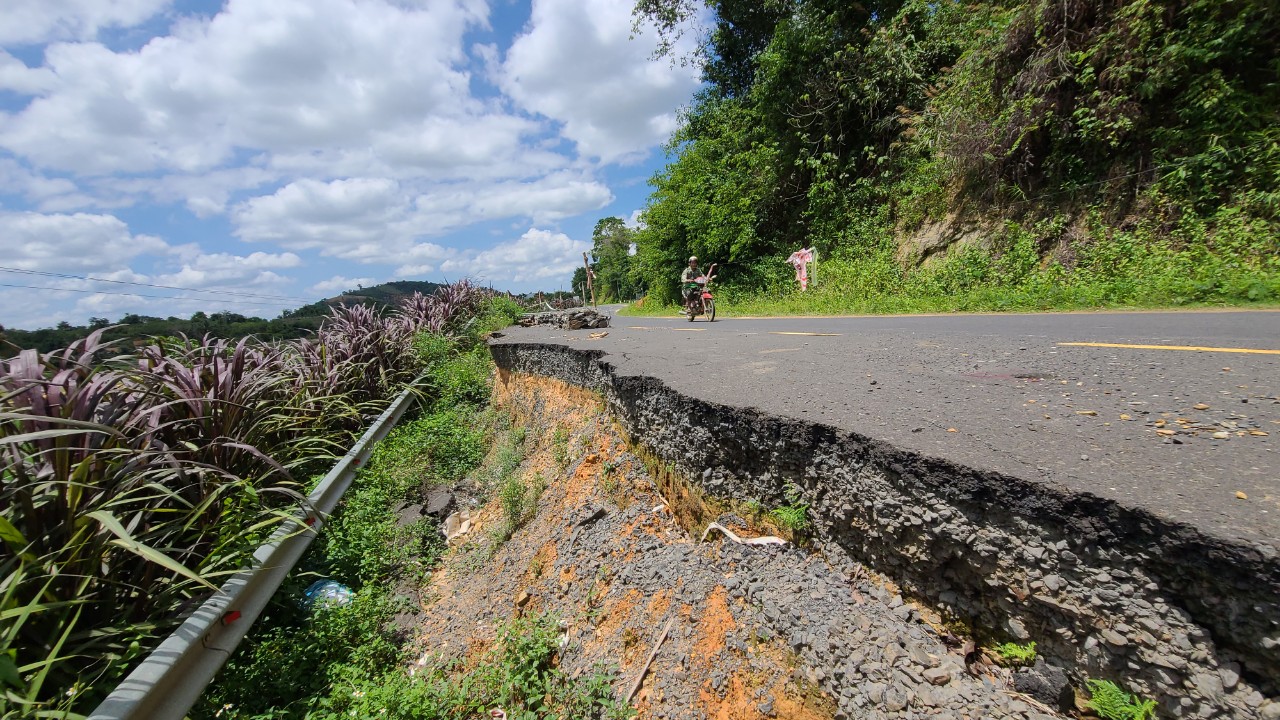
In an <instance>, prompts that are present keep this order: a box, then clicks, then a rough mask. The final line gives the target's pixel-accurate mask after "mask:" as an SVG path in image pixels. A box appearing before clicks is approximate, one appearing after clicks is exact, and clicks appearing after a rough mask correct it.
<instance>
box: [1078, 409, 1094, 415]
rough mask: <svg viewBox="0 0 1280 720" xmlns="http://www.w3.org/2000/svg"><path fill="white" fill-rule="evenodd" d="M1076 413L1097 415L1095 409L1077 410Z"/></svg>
mask: <svg viewBox="0 0 1280 720" xmlns="http://www.w3.org/2000/svg"><path fill="white" fill-rule="evenodd" d="M1076 414H1077V415H1097V414H1098V411H1097V410H1077V411H1076Z"/></svg>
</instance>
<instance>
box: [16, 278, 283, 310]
mask: <svg viewBox="0 0 1280 720" xmlns="http://www.w3.org/2000/svg"><path fill="white" fill-rule="evenodd" d="M0 287H7V288H21V289H24V290H48V291H49V292H74V293H84V294H86V295H124V296H128V297H140V298H151V299H153V300H194V301H197V302H224V303H234V304H236V305H263V306H266V307H280V303H269V302H256V301H253V300H226V299H223V298H193V297H182V296H181V295H144V294H142V293H129V292H109V291H106V290H77V289H75V288H58V287H41V286H39V285H15V284H12V283H0Z"/></svg>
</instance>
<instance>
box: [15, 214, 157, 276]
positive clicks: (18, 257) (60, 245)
mask: <svg viewBox="0 0 1280 720" xmlns="http://www.w3.org/2000/svg"><path fill="white" fill-rule="evenodd" d="M0 237H3V238H4V239H5V255H4V264H5V265H8V266H10V267H16V268H19V269H22V270H42V271H50V272H63V273H79V272H82V271H87V270H102V269H119V268H121V267H124V266H125V265H126V264H127V262H128V261H129V260H130V259H132V258H135V257H137V256H139V255H146V254H163V253H166V252H167V251H169V249H170V248H169V245H168V244H167V243H166V242H165V241H163V240H161V239H160V238H158V237H154V236H151V235H136V234H134V233H131V232H130V231H129V226H128V225H126V224H125V223H124V221H122V220H120V219H119V218H117V217H115V216H114V215H93V214H88V213H75V214H70V215H68V214H62V213H58V214H49V215H46V214H43V213H37V212H0Z"/></svg>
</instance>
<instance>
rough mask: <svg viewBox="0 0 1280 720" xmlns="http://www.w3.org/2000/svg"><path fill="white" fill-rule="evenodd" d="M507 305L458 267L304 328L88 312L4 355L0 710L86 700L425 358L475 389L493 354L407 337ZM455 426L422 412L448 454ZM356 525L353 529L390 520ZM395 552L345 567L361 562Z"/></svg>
mask: <svg viewBox="0 0 1280 720" xmlns="http://www.w3.org/2000/svg"><path fill="white" fill-rule="evenodd" d="M517 312H518V308H517V307H515V306H514V304H513V303H511V302H510V301H509V300H507V299H505V298H495V297H491V296H489V295H488V293H484V292H481V291H479V290H477V289H476V288H474V287H472V286H471V285H469V284H467V283H465V282H463V283H459V284H456V285H453V286H447V287H444V288H441V289H439V290H438V291H437V293H436V294H434V295H431V296H422V295H414V296H410V297H409V298H406V299H405V301H404V302H403V303H402V304H401V305H400V306H398V307H397V308H396V309H395V311H393V312H390V313H386V314H379V313H377V312H375V311H374V310H373V309H371V308H368V307H365V306H353V307H340V308H335V309H333V310H332V311H331V313H330V315H329V316H328V317H326V318H325V319H324V323H323V325H322V327H321V329H320V330H319V332H318V333H317V336H316V338H315V339H314V340H311V339H308V340H301V341H296V342H292V343H275V344H257V343H252V342H250V341H249V340H242V341H240V342H239V343H235V344H231V343H228V342H225V341H222V340H217V339H212V338H205V339H203V340H199V341H196V340H181V341H174V340H172V339H155V340H153V341H152V343H151V344H149V345H147V346H145V347H142V348H140V349H137V350H133V351H132V352H121V351H119V350H116V349H115V348H113V347H111V346H110V345H107V344H103V343H102V342H101V332H100V331H96V332H95V333H93V334H91V335H90V336H89V337H88V338H86V339H85V340H83V341H78V342H76V343H73V344H72V345H71V346H70V347H68V348H66V349H65V350H63V351H61V352H58V353H52V354H43V355H42V354H41V353H39V352H37V351H36V350H34V349H29V350H24V351H22V352H21V353H19V354H18V355H17V356H16V357H12V358H8V359H3V360H0V541H2V543H0V617H2V618H3V620H4V622H3V624H0V717H5V718H8V717H27V716H31V715H32V714H34V713H37V712H44V711H48V712H55V713H56V712H58V711H59V710H61V709H66V708H70V709H73V710H83V709H88V708H91V707H92V705H93V704H94V703H95V702H96V700H98V699H100V698H101V696H102V695H103V694H104V693H105V692H106V691H108V690H110V689H111V687H113V686H114V685H115V682H116V681H117V680H118V679H119V678H120V677H121V675H122V674H123V673H124V672H125V671H127V670H128V669H129V667H130V666H131V664H132V663H133V662H134V661H135V660H136V659H137V658H139V657H140V656H141V655H142V654H144V653H145V652H146V651H147V650H149V649H150V647H152V646H154V644H155V643H156V642H157V641H158V640H159V639H160V638H161V637H163V636H164V635H165V634H167V633H168V632H169V631H170V630H171V629H172V628H173V627H174V626H176V624H177V623H178V622H180V621H181V619H182V617H183V614H184V613H185V612H188V611H189V610H190V609H192V608H194V607H195V606H196V605H197V604H198V603H199V602H201V601H202V600H203V599H204V598H205V597H207V595H208V593H209V592H211V591H213V590H215V589H216V586H217V584H219V583H220V582H221V581H222V580H223V579H225V577H226V576H227V575H229V574H230V573H233V572H235V571H236V570H237V569H239V568H241V567H243V566H244V564H245V562H246V561H247V560H248V557H249V553H251V552H252V550H253V549H254V548H255V547H256V546H257V545H258V544H259V543H261V542H262V540H264V539H265V538H266V537H267V536H268V535H269V534H270V533H271V532H272V531H273V530H274V529H275V528H276V527H278V525H279V523H280V522H281V521H282V520H284V519H285V518H288V517H292V513H293V511H294V509H295V508H296V506H297V505H298V504H299V503H300V502H301V501H302V500H303V498H302V492H304V491H305V490H306V487H305V484H304V483H303V482H302V481H301V478H306V477H308V476H311V475H313V474H315V473H317V472H320V471H322V470H323V469H324V467H325V466H326V465H327V464H328V463H329V462H332V460H333V459H335V458H336V456H338V455H340V454H341V453H343V452H345V450H346V448H347V447H349V445H350V443H351V441H352V440H353V439H354V437H355V436H356V434H357V433H359V432H360V431H361V430H362V429H363V427H364V425H365V424H366V423H367V421H368V418H369V417H372V416H374V415H376V414H377V413H378V412H379V411H380V410H381V409H382V408H383V407H385V405H386V403H387V401H388V400H389V399H390V397H391V396H393V395H394V394H395V393H397V392H399V391H400V390H401V389H402V388H403V387H404V386H405V385H406V383H408V382H410V381H411V380H413V379H414V378H415V377H416V376H418V375H419V373H420V372H422V370H423V368H424V367H425V368H432V370H431V372H429V373H428V377H429V380H430V383H429V385H430V386H431V387H445V388H448V387H451V386H457V385H461V384H463V383H465V382H479V383H480V384H481V385H482V387H481V388H480V389H479V390H475V389H465V393H469V395H468V396H469V397H477V396H478V397H485V396H487V390H486V388H485V387H483V385H484V383H486V382H487V379H488V374H487V372H485V373H482V374H477V373H475V372H471V374H470V375H463V376H459V375H458V374H456V373H454V374H446V373H444V371H442V370H439V369H438V368H439V367H443V366H444V365H451V364H453V363H443V364H441V363H438V362H435V361H433V360H432V359H431V358H429V357H427V356H424V355H423V354H422V353H421V351H420V348H421V347H422V344H421V343H419V344H414V343H413V342H412V339H413V338H414V337H416V336H419V335H421V334H424V333H435V334H440V335H447V336H449V337H451V338H455V339H456V342H460V343H465V347H467V348H469V349H470V348H474V347H476V346H477V345H478V344H479V338H480V336H481V335H482V334H483V333H484V332H486V331H487V330H491V329H494V328H496V327H501V326H503V325H505V324H507V323H509V322H510V321H511V319H512V318H514V316H515V314H516V313H517ZM454 352H455V351H452V350H451V353H454ZM459 362H462V363H470V364H472V365H474V363H475V361H474V359H472V358H471V357H470V356H468V357H467V358H465V359H463V360H460V361H459ZM459 377H462V378H463V379H461V380H460V379H458V378H459ZM477 377H478V378H479V379H478V380H475V378H477ZM466 378H472V379H471V380H467V379H466ZM442 397H444V395H442ZM448 397H452V396H448ZM461 427H466V425H465V423H463V424H462V425H461ZM458 428H459V421H458V419H457V418H450V417H441V418H437V419H436V421H435V424H434V425H432V426H431V427H429V428H427V430H424V432H426V431H428V430H429V431H430V432H433V433H434V436H433V437H435V438H436V439H435V440H433V444H434V445H439V446H441V447H445V448H446V449H447V450H448V451H447V452H446V453H444V454H443V455H441V457H440V459H439V464H440V465H441V467H443V468H446V469H448V468H456V466H458V465H463V464H466V463H468V462H474V461H475V460H476V459H478V458H477V457H475V453H474V452H473V453H471V454H470V455H468V453H467V452H465V451H464V450H462V449H458V448H460V447H461V448H465V447H467V436H466V434H465V432H463V431H461V430H459V429H458ZM472 444H474V443H472ZM453 472H454V473H455V474H456V472H457V471H456V469H455V470H454V471H453ZM360 527H361V528H362V530H361V532H363V533H365V534H366V535H367V536H368V537H367V538H366V539H365V540H364V543H365V545H366V546H367V545H369V544H373V543H376V542H378V541H380V539H381V538H382V537H384V536H385V534H386V532H387V529H386V528H385V527H372V526H369V525H367V524H361V525H360ZM353 532H354V531H353ZM416 547H417V546H416V545H414V544H413V543H410V542H407V541H406V542H404V543H402V546H401V549H402V551H403V553H402V554H403V555H405V556H406V557H407V556H408V555H412V554H413V553H414V552H415V548H416ZM401 559H403V558H402V557H401V556H397V555H391V556H386V557H381V558H380V559H378V560H377V563H378V564H375V565H372V566H370V565H368V563H367V562H366V561H365V560H363V559H359V560H357V559H349V560H348V562H347V564H346V565H345V566H344V568H345V569H346V570H348V571H350V572H352V573H357V574H362V575H364V576H371V575H377V574H379V573H382V572H385V570H383V569H382V568H384V567H385V566H386V565H387V564H388V563H392V564H395V563H398V562H400V560H401Z"/></svg>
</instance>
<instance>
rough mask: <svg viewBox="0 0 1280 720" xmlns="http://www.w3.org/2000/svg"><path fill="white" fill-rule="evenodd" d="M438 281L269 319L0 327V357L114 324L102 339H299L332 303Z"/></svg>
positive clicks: (53, 345)
mask: <svg viewBox="0 0 1280 720" xmlns="http://www.w3.org/2000/svg"><path fill="white" fill-rule="evenodd" d="M439 287H440V284H439V283H433V282H420V281H416V280H398V281H396V282H389V283H382V284H381V285H374V286H373V287H367V288H357V289H355V290H348V291H347V292H344V293H342V294H341V295H337V296H335V297H331V298H326V299H324V300H318V301H316V302H313V303H311V304H310V305H303V306H302V307H300V308H297V309H295V310H285V311H284V312H282V313H280V316H279V317H277V318H275V319H273V320H266V319H263V318H259V317H246V316H244V315H240V314H238V313H233V312H215V313H205V312H197V313H195V314H194V315H192V316H191V317H190V318H180V317H175V316H169V317H165V318H161V317H153V316H150V315H138V314H134V313H130V314H128V315H125V316H124V317H122V318H120V319H119V320H118V321H117V322H114V323H113V322H111V321H110V320H108V319H107V318H91V320H90V323H89V324H87V325H72V324H70V323H67V322H63V323H59V324H58V326H57V327H52V328H41V329H39V330H16V329H5V328H3V327H0V357H8V356H10V355H12V354H14V353H16V352H17V351H18V350H22V349H26V348H35V349H36V350H39V351H40V352H50V351H52V350H57V349H58V348H63V347H66V346H67V345H70V344H71V343H72V342H75V341H76V340H78V339H80V338H82V337H84V336H86V335H88V334H89V333H90V332H92V331H93V330H95V329H97V328H101V327H108V326H111V325H116V326H117V327H113V328H111V329H110V330H108V331H107V332H106V333H105V335H104V337H105V339H106V340H108V341H125V342H128V341H133V342H140V341H142V340H143V339H144V338H149V337H155V336H164V335H170V336H172V335H180V334H181V335H188V336H201V335H205V334H210V335H214V336H216V337H223V338H241V337H245V336H246V335H253V336H255V337H258V338H261V339H263V340H288V339H291V338H298V337H305V336H307V335H310V334H312V333H313V332H315V331H316V329H317V328H319V327H320V319H321V318H322V317H323V316H325V315H328V314H329V308H331V307H333V306H336V305H361V304H367V305H374V306H377V307H380V308H382V307H387V306H388V305H392V304H394V303H395V302H396V301H397V300H398V299H400V298H402V297H406V296H408V295H412V294H413V293H415V292H420V293H422V294H424V295H427V294H430V293H433V292H435V291H436V289H437V288H439Z"/></svg>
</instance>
